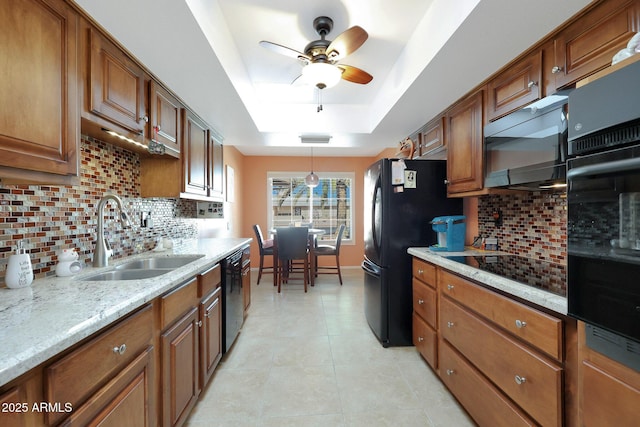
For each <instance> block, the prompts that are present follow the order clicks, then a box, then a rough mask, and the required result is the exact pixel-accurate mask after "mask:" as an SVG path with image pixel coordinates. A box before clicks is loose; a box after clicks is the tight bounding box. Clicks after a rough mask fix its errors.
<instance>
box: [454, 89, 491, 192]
mask: <svg viewBox="0 0 640 427" xmlns="http://www.w3.org/2000/svg"><path fill="white" fill-rule="evenodd" d="M482 126H483V121H482V91H479V92H477V93H476V94H474V95H472V96H470V97H469V98H467V99H465V100H463V101H461V102H460V103H458V104H456V105H455V106H454V107H453V108H452V109H451V110H449V112H448V113H447V180H448V188H447V192H448V193H449V194H454V193H463V192H466V191H475V190H481V189H482V187H483V185H482V183H483V179H484V160H483V157H484V156H483V152H482Z"/></svg>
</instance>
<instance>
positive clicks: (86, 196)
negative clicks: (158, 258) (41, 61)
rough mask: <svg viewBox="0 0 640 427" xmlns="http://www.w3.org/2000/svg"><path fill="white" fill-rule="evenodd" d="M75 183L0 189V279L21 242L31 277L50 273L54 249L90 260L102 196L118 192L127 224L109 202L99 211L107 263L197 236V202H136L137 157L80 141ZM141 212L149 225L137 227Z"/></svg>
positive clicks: (94, 142)
mask: <svg viewBox="0 0 640 427" xmlns="http://www.w3.org/2000/svg"><path fill="white" fill-rule="evenodd" d="M80 173H81V176H80V185H77V186H60V185H0V281H1V282H2V283H4V275H5V270H6V265H7V262H8V257H9V256H10V255H11V254H12V253H14V250H15V247H16V245H17V242H18V241H20V240H22V241H23V243H24V247H25V248H26V249H27V250H28V252H29V253H30V256H31V261H32V265H33V269H34V274H35V277H36V278H38V277H44V276H47V275H52V274H54V271H55V265H56V264H57V256H56V254H57V252H58V250H60V249H66V248H76V249H77V251H78V254H79V255H80V260H81V261H83V262H84V263H86V264H90V263H91V262H92V254H93V248H94V241H95V237H96V226H97V207H98V202H99V200H100V198H101V197H102V196H103V195H104V194H106V193H114V194H116V195H118V196H119V197H120V198H121V199H122V200H123V203H124V208H125V210H126V212H127V214H128V215H129V217H130V219H131V224H132V226H131V227H130V228H126V229H123V228H122V227H121V226H120V224H119V223H118V221H117V219H116V218H117V216H116V213H117V212H116V210H115V204H114V203H113V202H109V203H108V204H107V205H106V208H105V237H106V238H107V240H108V241H109V243H110V244H111V246H112V249H113V250H114V256H113V258H121V257H124V256H128V255H132V254H136V253H140V252H144V251H148V250H150V249H152V248H154V247H155V244H156V241H157V239H159V238H161V237H170V238H174V239H182V238H193V237H196V236H197V235H198V222H197V220H196V219H194V218H195V217H196V209H197V207H196V202H194V201H190V200H179V199H164V198H157V199H153V198H152V199H149V198H141V197H140V185H139V182H140V158H139V156H138V154H136V153H133V152H130V151H127V150H124V149H122V148H119V147H115V146H113V145H110V144H106V143H104V142H101V141H99V140H96V139H93V138H90V137H85V136H83V137H82V141H81V153H80ZM142 212H151V219H152V223H153V226H152V227H141V214H142Z"/></svg>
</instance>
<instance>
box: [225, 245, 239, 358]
mask: <svg viewBox="0 0 640 427" xmlns="http://www.w3.org/2000/svg"><path fill="white" fill-rule="evenodd" d="M222 268H223V274H224V280H223V282H222V310H223V316H222V330H223V331H224V333H223V334H222V348H223V353H226V352H227V351H229V348H230V347H231V345H232V344H233V342H234V341H235V339H236V337H237V336H238V333H239V332H240V328H242V322H243V320H244V305H243V300H242V298H243V295H242V250H238V251H236V252H234V253H233V254H231V255H229V256H228V257H227V258H225V260H224V261H223V262H222Z"/></svg>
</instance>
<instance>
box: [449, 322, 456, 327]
mask: <svg viewBox="0 0 640 427" xmlns="http://www.w3.org/2000/svg"><path fill="white" fill-rule="evenodd" d="M455 325H456V324H455V323H453V322H447V328H453V327H454V326H455Z"/></svg>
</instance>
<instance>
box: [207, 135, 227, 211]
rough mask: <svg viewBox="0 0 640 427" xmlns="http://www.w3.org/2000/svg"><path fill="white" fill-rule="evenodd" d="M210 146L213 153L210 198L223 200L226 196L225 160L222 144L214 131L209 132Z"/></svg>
mask: <svg viewBox="0 0 640 427" xmlns="http://www.w3.org/2000/svg"><path fill="white" fill-rule="evenodd" d="M209 144H210V146H209V147H210V148H209V150H210V153H211V159H212V161H211V164H210V167H211V178H210V182H211V188H210V189H209V196H211V197H215V198H222V197H223V195H224V159H223V157H222V142H220V141H219V140H218V139H217V137H215V136H214V133H213V132H212V131H210V132H209Z"/></svg>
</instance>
